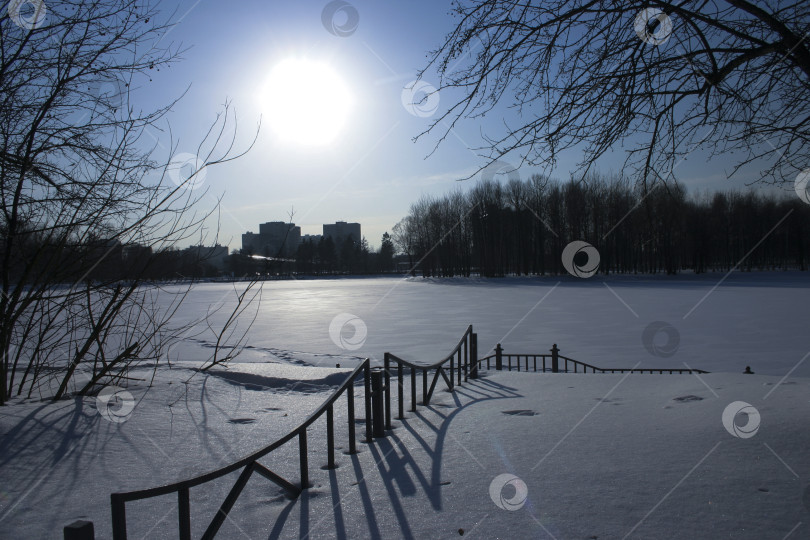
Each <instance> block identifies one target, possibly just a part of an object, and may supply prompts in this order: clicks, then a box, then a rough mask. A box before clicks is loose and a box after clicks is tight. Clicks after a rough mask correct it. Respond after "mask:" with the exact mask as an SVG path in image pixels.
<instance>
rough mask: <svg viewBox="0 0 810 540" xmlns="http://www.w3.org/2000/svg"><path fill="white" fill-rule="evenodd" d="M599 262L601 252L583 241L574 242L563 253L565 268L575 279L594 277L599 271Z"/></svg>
mask: <svg viewBox="0 0 810 540" xmlns="http://www.w3.org/2000/svg"><path fill="white" fill-rule="evenodd" d="M583 259H584V260H583ZM599 260H600V259H599V251H598V250H597V249H596V248H595V247H593V246H592V245H590V244H589V243H588V242H585V241H582V240H574V241H573V242H571V243H570V244H568V245H567V246H565V249H563V252H562V264H563V267H565V270H566V271H567V272H568V273H569V274H571V275H572V276H574V277H579V278H589V277H591V276H592V275H594V274H595V273H596V271H597V270H599Z"/></svg>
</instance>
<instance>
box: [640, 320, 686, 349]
mask: <svg viewBox="0 0 810 540" xmlns="http://www.w3.org/2000/svg"><path fill="white" fill-rule="evenodd" d="M662 335H663V336H666V341H665V342H663V343H662V342H661V338H660V336H662ZM641 342H642V343H643V344H644V348H645V349H647V352H649V353H650V354H651V355H653V356H659V357H661V358H669V357H670V356H672V355H674V354H675V353H676V352H678V345H680V343H681V334H680V333H679V332H678V329H677V328H675V327H674V326H672V325H671V324H669V323H668V322H664V321H653V322H651V323H650V324H648V325H647V328H645V329H644V332H642V333H641Z"/></svg>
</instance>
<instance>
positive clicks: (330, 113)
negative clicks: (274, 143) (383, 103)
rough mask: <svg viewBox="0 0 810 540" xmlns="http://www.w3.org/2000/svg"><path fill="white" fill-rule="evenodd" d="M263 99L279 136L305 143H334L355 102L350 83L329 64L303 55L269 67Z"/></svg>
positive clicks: (270, 120) (270, 122)
mask: <svg viewBox="0 0 810 540" xmlns="http://www.w3.org/2000/svg"><path fill="white" fill-rule="evenodd" d="M262 100H263V102H264V103H263V108H264V110H265V112H266V113H267V115H268V117H269V118H268V120H269V124H270V127H271V128H272V129H273V131H275V132H276V134H277V135H278V136H279V138H281V139H282V140H284V141H287V142H292V143H297V144H302V145H326V144H330V143H332V142H333V141H334V140H335V139H336V138H337V136H338V135H339V134H340V133H341V131H342V130H343V128H344V126H345V125H346V122H347V120H348V118H349V113H350V112H351V109H352V105H353V103H352V94H351V92H350V91H349V88H348V86H347V85H346V83H345V82H344V80H343V78H342V77H341V76H340V75H339V74H338V73H337V72H336V71H335V70H334V69H333V68H332V67H331V66H330V65H329V64H326V63H325V62H321V61H315V60H308V59H302V58H288V59H286V60H283V61H282V62H280V63H278V64H277V65H276V66H275V67H274V68H273V69H272V70H271V71H270V75H269V76H268V78H267V83H266V85H265V89H264V91H263V92H262Z"/></svg>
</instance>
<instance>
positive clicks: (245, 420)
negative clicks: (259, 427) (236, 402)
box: [228, 418, 256, 424]
mask: <svg viewBox="0 0 810 540" xmlns="http://www.w3.org/2000/svg"><path fill="white" fill-rule="evenodd" d="M255 421H256V419H255V418H231V419H230V420H228V422H230V423H231V424H252V423H253V422H255Z"/></svg>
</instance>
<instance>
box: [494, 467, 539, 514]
mask: <svg viewBox="0 0 810 540" xmlns="http://www.w3.org/2000/svg"><path fill="white" fill-rule="evenodd" d="M528 496H529V488H528V487H526V482H524V481H523V480H521V479H520V478H518V477H517V476H515V475H514V474H509V473H503V474H499V475H498V476H496V477H495V478H493V479H492V482H490V484H489V498H490V499H492V502H494V503H495V506H497V507H498V508H500V509H502V510H509V511H510V512H514V511H515V510H520V509H521V508H523V505H524V504H526V499H527V498H528Z"/></svg>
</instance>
